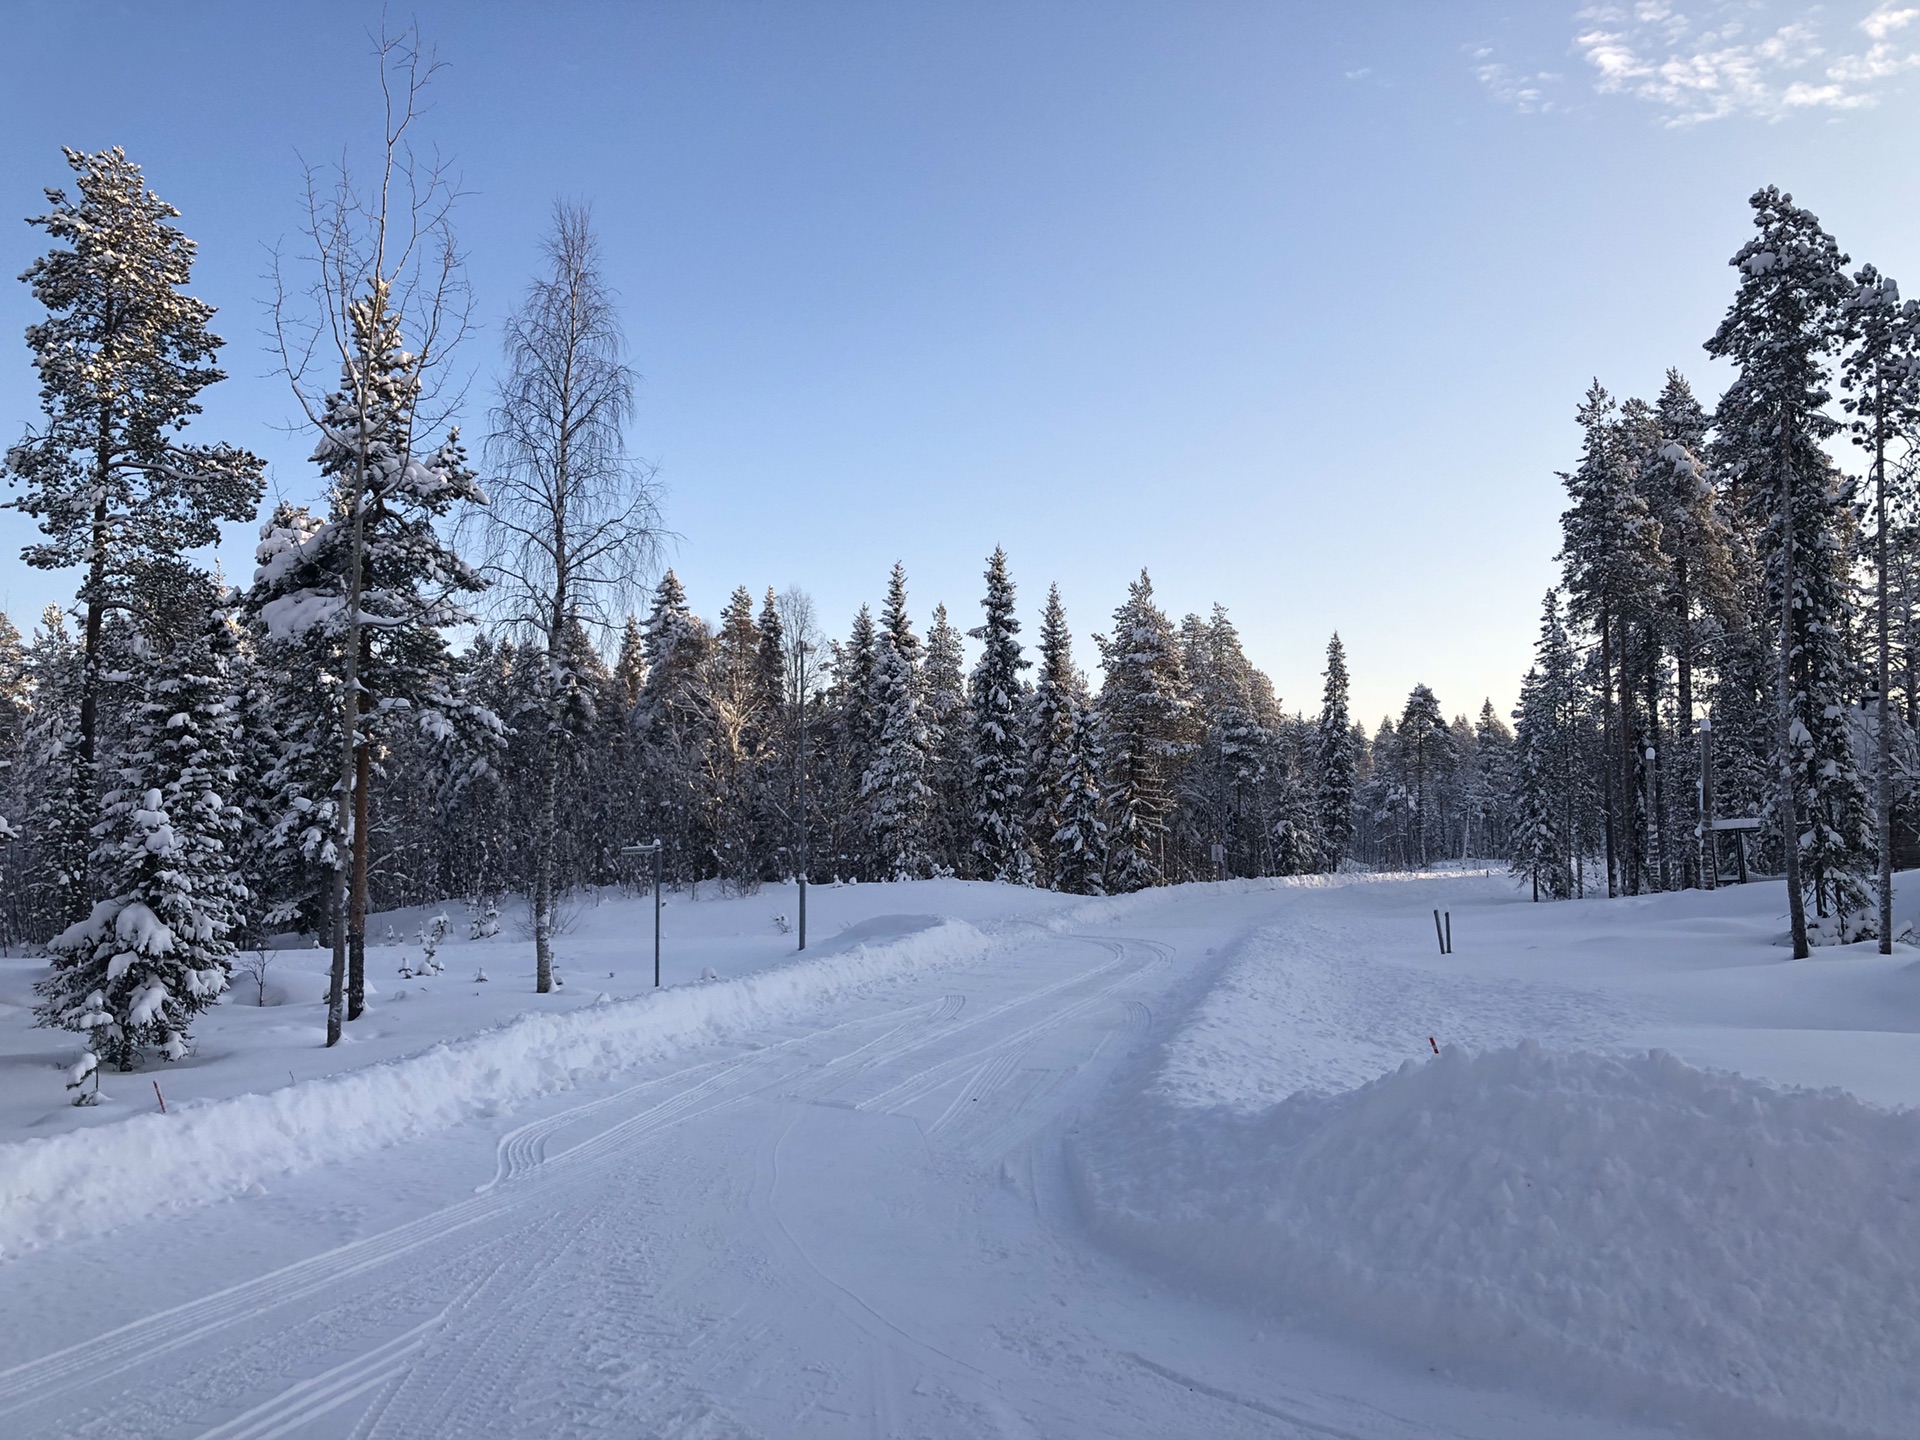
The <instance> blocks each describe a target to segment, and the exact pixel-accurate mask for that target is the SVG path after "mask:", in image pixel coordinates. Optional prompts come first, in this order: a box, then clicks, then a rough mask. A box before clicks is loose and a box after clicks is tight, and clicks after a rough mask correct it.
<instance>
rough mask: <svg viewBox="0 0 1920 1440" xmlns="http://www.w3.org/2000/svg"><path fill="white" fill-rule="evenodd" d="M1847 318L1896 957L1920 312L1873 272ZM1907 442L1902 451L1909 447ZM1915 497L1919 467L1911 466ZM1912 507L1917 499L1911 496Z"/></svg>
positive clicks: (1877, 760) (1884, 853)
mask: <svg viewBox="0 0 1920 1440" xmlns="http://www.w3.org/2000/svg"><path fill="white" fill-rule="evenodd" d="M1841 319H1842V325H1843V327H1844V333H1845V339H1846V341H1847V343H1848V353H1847V357H1846V361H1845V364H1844V366H1843V368H1842V372H1841V380H1842V383H1843V385H1844V387H1845V390H1846V395H1847V398H1846V402H1845V403H1846V408H1847V410H1848V411H1849V412H1851V413H1852V414H1853V416H1854V421H1853V425H1852V429H1853V433H1854V438H1855V440H1856V441H1857V442H1858V443H1859V444H1860V445H1861V446H1862V447H1863V448H1864V449H1865V450H1866V451H1867V453H1868V454H1869V455H1871V456H1872V457H1873V465H1872V471H1871V474H1872V479H1873V545H1874V560H1873V570H1874V606H1873V617H1874V623H1873V635H1874V648H1873V676H1874V679H1873V695H1874V722H1873V728H1874V737H1875V745H1874V750H1875V754H1874V820H1875V826H1874V835H1875V841H1876V844H1877V845H1878V847H1879V852H1880V856H1879V858H1880V865H1879V875H1878V877H1877V880H1878V890H1879V894H1878V897H1877V898H1878V901H1879V916H1878V921H1877V928H1878V930H1879V934H1880V953H1881V954H1882V955H1891V954H1892V953H1893V715H1892V710H1891V706H1890V703H1889V700H1888V695H1887V692H1888V690H1889V689H1890V688H1891V686H1892V678H1893V677H1892V672H1893V617H1892V614H1891V608H1892V603H1893V593H1892V570H1893V563H1892V556H1891V549H1890V538H1891V537H1890V532H1891V530H1892V526H1893V503H1894V495H1893V491H1894V490H1895V486H1896V481H1895V479H1894V476H1893V475H1892V474H1890V473H1889V458H1890V453H1892V452H1897V451H1898V450H1900V449H1902V448H1904V449H1905V451H1906V454H1907V456H1908V458H1909V459H1911V457H1912V455H1913V454H1914V446H1915V441H1916V440H1920V434H1916V423H1917V422H1920V305H1915V304H1914V302H1912V301H1911V300H1909V301H1908V302H1907V303H1906V304H1904V305H1902V304H1901V303H1900V290H1899V287H1898V286H1897V285H1895V284H1894V282H1893V279H1892V277H1891V276H1885V275H1882V274H1880V272H1879V271H1877V270H1876V269H1874V267H1873V266H1871V265H1868V266H1865V267H1863V268H1862V269H1861V270H1860V271H1859V272H1857V273H1856V274H1855V275H1854V277H1853V293H1852V294H1851V295H1849V296H1847V298H1846V299H1845V300H1844V301H1843V302H1842V305H1841ZM1903 440H1904V441H1905V445H1904V446H1902V444H1901V442H1902V441H1903ZM1904 469H1905V471H1906V472H1907V474H1906V476H1905V478H1906V479H1907V484H1906V485H1905V486H1902V487H1901V488H1902V489H1904V490H1908V491H1910V490H1911V488H1912V485H1911V472H1912V470H1913V466H1912V465H1911V464H1909V465H1907V466H1906V467H1904ZM1901 498H1906V499H1908V500H1909V503H1911V501H1910V496H1903V497H1901Z"/></svg>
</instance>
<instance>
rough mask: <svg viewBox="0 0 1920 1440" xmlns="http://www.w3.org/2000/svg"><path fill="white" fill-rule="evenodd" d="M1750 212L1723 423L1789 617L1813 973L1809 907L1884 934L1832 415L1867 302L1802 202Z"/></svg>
mask: <svg viewBox="0 0 1920 1440" xmlns="http://www.w3.org/2000/svg"><path fill="white" fill-rule="evenodd" d="M1749 203H1750V204H1751V205H1752V208H1753V211H1754V225H1755V228H1756V230H1757V232H1758V233H1757V234H1756V235H1755V236H1754V237H1753V238H1752V239H1751V240H1749V241H1748V242H1747V243H1746V244H1745V245H1743V246H1742V247H1741V248H1740V250H1739V251H1738V252H1737V253H1736V254H1735V255H1734V257H1733V259H1732V261H1731V262H1730V263H1731V264H1732V265H1733V266H1734V268H1735V269H1737V270H1738V271H1739V273H1740V281H1739V286H1738V289H1737V291H1736V293H1735V296H1734V300H1733V303H1732V305H1731V306H1730V307H1729V308H1728V311H1727V315H1726V318H1725V320H1723V321H1722V322H1721V325H1720V328H1719V329H1718V330H1717V331H1716V332H1715V333H1714V336H1713V338H1712V339H1711V340H1710V341H1708V342H1707V350H1708V352H1709V353H1710V354H1713V355H1715V356H1718V357H1721V358H1723V359H1727V360H1730V361H1732V362H1733V364H1734V365H1735V367H1736V370H1737V374H1736V376H1735V379H1734V381H1733V383H1732V384H1731V385H1730V386H1729V387H1728V388H1727V391H1726V393H1725V394H1724V395H1722V396H1721V400H1720V405H1719V409H1718V411H1717V414H1716V417H1715V423H1716V426H1717V427H1718V429H1719V431H1720V437H1721V447H1722V450H1723V453H1724V455H1725V457H1726V463H1727V464H1728V466H1729V468H1730V469H1731V470H1732V472H1733V473H1734V476H1735V477H1736V480H1737V483H1739V485H1740V486H1741V489H1742V492H1743V496H1744V498H1745V501H1746V503H1747V505H1748V506H1749V507H1750V509H1751V510H1752V512H1753V514H1754V516H1755V518H1756V521H1757V523H1758V528H1759V537H1760V550H1761V556H1762V558H1763V560H1764V561H1765V563H1766V574H1767V584H1768V590H1769V596H1768V598H1769V603H1770V608H1772V610H1773V612H1774V614H1775V615H1776V616H1777V617H1778V622H1777V624H1778V629H1777V637H1778V638H1777V644H1776V650H1775V668H1776V674H1775V694H1774V704H1775V707H1776V710H1775V750H1774V764H1775V767H1776V775H1777V776H1778V784H1777V788H1776V790H1775V794H1774V807H1775V809H1774V813H1775V818H1776V821H1777V823H1778V825H1779V829H1780V832H1781V836H1782V846H1783V852H1784V859H1785V863H1786V871H1787V889H1788V907H1789V917H1790V921H1791V926H1792V932H1793V950H1794V956H1795V958H1796V959H1804V958H1805V956H1806V954H1807V946H1808V940H1809V936H1808V926H1807V923H1806V910H1805V902H1806V900H1807V898H1809V897H1811V898H1812V899H1813V900H1814V902H1815V907H1816V910H1817V912H1818V913H1819V915H1820V916H1821V917H1823V918H1831V919H1832V921H1833V922H1834V928H1835V929H1836V930H1837V932H1838V933H1839V934H1840V935H1841V936H1842V937H1843V938H1846V939H1851V938H1853V935H1854V933H1855V931H1856V930H1871V929H1872V923H1873V922H1872V915H1871V913H1870V911H1869V906H1870V890H1869V878H1868V877H1869V876H1870V874H1871V872H1872V868H1873V860H1874V856H1873V837H1872V825H1871V820H1870V814H1869V809H1868V804H1867V797H1866V787H1865V785H1864V783H1863V781H1862V778H1861V776H1860V774H1859V770H1858V768H1857V766H1856V764H1855V760H1854V753H1853V745H1852V736H1851V733H1850V722H1849V718H1848V713H1849V712H1848V701H1849V700H1850V699H1851V698H1852V694H1853V693H1855V686H1856V682H1857V680H1858V678H1859V677H1858V675H1857V673H1856V672H1855V669H1854V666H1853V664H1852V661H1851V658H1850V657H1849V655H1848V653H1847V650H1846V637H1847V635H1848V632H1849V630H1850V629H1851V627H1852V624H1853V615H1852V605H1851V599H1850V593H1849V576H1848V570H1849V565H1850V560H1851V557H1850V556H1849V554H1848V543H1847V542H1848V535H1849V524H1850V519H1851V511H1850V507H1851V504H1852V487H1851V486H1850V485H1849V484H1848V483H1847V482H1845V481H1844V479H1843V478H1842V477H1841V476H1840V475H1839V473H1838V472H1837V471H1836V470H1835V469H1834V467H1833V464H1832V461H1831V460H1830V459H1829V457H1828V456H1827V453H1826V450H1825V449H1824V445H1823V442H1824V441H1826V440H1827V439H1828V438H1830V437H1831V436H1832V435H1833V434H1834V433H1835V431H1836V430H1837V429H1838V428H1839V422H1838V421H1836V420H1835V419H1834V418H1833V417H1832V416H1831V415H1830V414H1829V413H1828V411H1827V404H1828V401H1829V399H1830V398H1831V395H1830V391H1829V389H1828V386H1829V381H1830V356H1831V354H1832V352H1833V350H1834V349H1835V347H1836V345H1837V344H1838V330H1837V320H1838V307H1839V306H1840V305H1841V303H1842V302H1843V301H1844V300H1845V299H1846V298H1847V296H1848V295H1849V294H1850V293H1851V287H1850V286H1849V285H1848V282H1847V280H1846V275H1845V271H1844V266H1845V264H1846V257H1845V256H1843V255H1841V253H1840V250H1839V247H1838V246H1837V245H1835V244H1834V241H1833V238H1832V237H1831V236H1829V235H1828V234H1827V233H1826V231H1825V230H1823V229H1822V228H1821V227H1820V222H1819V220H1818V219H1817V218H1816V217H1815V216H1814V215H1813V214H1811V213H1810V212H1809V211H1807V210H1805V209H1802V208H1801V207H1799V206H1796V205H1795V204H1794V203H1793V197H1792V196H1790V195H1785V194H1782V193H1781V192H1780V191H1779V190H1778V189H1776V188H1774V187H1771V186H1769V187H1767V188H1766V189H1763V190H1761V191H1758V192H1756V193H1755V195H1754V196H1753V198H1752V200H1751V201H1750V202H1749Z"/></svg>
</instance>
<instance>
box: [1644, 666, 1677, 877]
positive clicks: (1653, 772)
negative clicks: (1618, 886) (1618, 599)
mask: <svg viewBox="0 0 1920 1440" xmlns="http://www.w3.org/2000/svg"><path fill="white" fill-rule="evenodd" d="M1648 639H1649V640H1651V639H1652V635H1651V633H1649V635H1648ZM1647 751H1648V752H1650V753H1651V754H1652V756H1653V758H1652V759H1651V760H1648V761H1647V768H1648V771H1649V774H1648V778H1647V790H1648V795H1649V801H1648V809H1649V814H1648V816H1647V845H1648V846H1649V848H1650V850H1651V856H1650V858H1649V860H1648V865H1647V868H1648V870H1649V871H1650V872H1651V876H1652V880H1653V884H1654V885H1655V886H1656V887H1657V888H1658V889H1661V890H1671V889H1673V888H1674V884H1673V861H1672V858H1671V856H1670V855H1669V853H1668V849H1667V785H1666V758H1667V747H1666V743H1665V737H1664V736H1663V735H1662V734H1661V733H1660V668H1659V665H1658V663H1657V662H1656V663H1654V664H1649V665H1648V666H1647Z"/></svg>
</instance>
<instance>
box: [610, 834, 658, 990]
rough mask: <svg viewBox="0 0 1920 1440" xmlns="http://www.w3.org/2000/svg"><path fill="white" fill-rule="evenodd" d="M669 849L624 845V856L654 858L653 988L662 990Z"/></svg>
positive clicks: (655, 845)
mask: <svg viewBox="0 0 1920 1440" xmlns="http://www.w3.org/2000/svg"><path fill="white" fill-rule="evenodd" d="M666 851H667V847H666V846H665V845H664V844H662V843H661V842H660V841H658V840H655V841H653V842H652V843H650V844H647V845H622V846H621V847H620V853H621V854H622V855H651V856H652V857H653V988H654V989H656V990H658V989H659V988H660V884H661V881H662V880H663V879H664V878H665V874H666Z"/></svg>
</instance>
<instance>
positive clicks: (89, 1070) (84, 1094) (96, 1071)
mask: <svg viewBox="0 0 1920 1440" xmlns="http://www.w3.org/2000/svg"><path fill="white" fill-rule="evenodd" d="M88 1076H92V1077H93V1088H92V1089H91V1090H88V1089H86V1088H85V1087H86V1083H87V1077H88ZM67 1089H69V1090H78V1091H79V1092H80V1093H79V1094H78V1095H76V1096H74V1097H73V1103H74V1104H76V1105H98V1104H99V1103H100V1057H99V1056H98V1055H96V1054H94V1053H93V1051H91V1050H82V1051H81V1052H80V1058H79V1059H78V1060H75V1061H74V1062H73V1064H72V1065H70V1066H68V1067H67Z"/></svg>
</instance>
